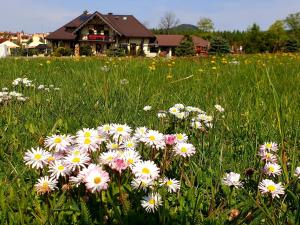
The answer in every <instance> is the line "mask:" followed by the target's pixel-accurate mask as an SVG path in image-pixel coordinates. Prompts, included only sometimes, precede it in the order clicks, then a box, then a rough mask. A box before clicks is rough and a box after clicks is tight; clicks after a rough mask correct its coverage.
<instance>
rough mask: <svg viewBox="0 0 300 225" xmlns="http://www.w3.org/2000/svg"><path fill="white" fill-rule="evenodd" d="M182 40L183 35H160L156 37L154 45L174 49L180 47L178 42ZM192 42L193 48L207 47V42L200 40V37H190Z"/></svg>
mask: <svg viewBox="0 0 300 225" xmlns="http://www.w3.org/2000/svg"><path fill="white" fill-rule="evenodd" d="M183 39H184V35H177V34H161V35H156V43H157V45H158V46H161V47H176V46H179V45H180V42H181V41H182V40H183ZM192 40H193V43H194V46H195V47H198V46H201V47H208V46H209V41H206V40H204V39H202V38H201V37H198V36H195V35H192Z"/></svg>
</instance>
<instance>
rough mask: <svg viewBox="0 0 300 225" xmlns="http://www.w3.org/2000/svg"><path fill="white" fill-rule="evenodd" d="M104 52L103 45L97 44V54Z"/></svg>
mask: <svg viewBox="0 0 300 225" xmlns="http://www.w3.org/2000/svg"><path fill="white" fill-rule="evenodd" d="M102 52H103V45H101V44H96V53H102Z"/></svg>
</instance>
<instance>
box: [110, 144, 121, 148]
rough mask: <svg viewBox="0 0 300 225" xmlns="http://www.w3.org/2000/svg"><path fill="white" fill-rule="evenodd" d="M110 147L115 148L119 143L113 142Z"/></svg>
mask: <svg viewBox="0 0 300 225" xmlns="http://www.w3.org/2000/svg"><path fill="white" fill-rule="evenodd" d="M111 147H112V148H113V149H116V148H119V145H118V144H116V143H114V144H112V145H111Z"/></svg>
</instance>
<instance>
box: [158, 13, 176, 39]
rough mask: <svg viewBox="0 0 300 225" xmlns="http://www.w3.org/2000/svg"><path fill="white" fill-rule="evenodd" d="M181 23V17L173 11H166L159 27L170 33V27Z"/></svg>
mask: <svg viewBox="0 0 300 225" xmlns="http://www.w3.org/2000/svg"><path fill="white" fill-rule="evenodd" d="M178 24H179V19H177V18H176V15H175V14H174V13H173V12H166V13H165V15H164V16H163V17H162V18H161V19H160V24H159V28H161V29H163V30H165V31H166V33H167V34H169V33H170V29H171V28H173V27H175V26H177V25H178Z"/></svg>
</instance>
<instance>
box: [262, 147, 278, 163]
mask: <svg viewBox="0 0 300 225" xmlns="http://www.w3.org/2000/svg"><path fill="white" fill-rule="evenodd" d="M258 155H259V156H260V157H261V160H263V161H266V162H271V163H276V162H277V156H276V155H274V154H273V153H271V152H268V151H265V150H262V151H259V153H258Z"/></svg>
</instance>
